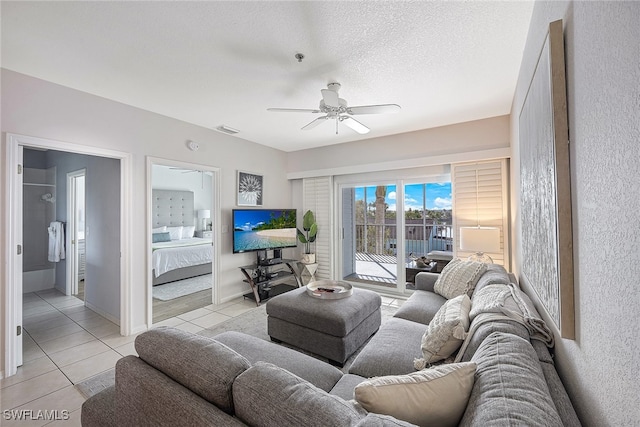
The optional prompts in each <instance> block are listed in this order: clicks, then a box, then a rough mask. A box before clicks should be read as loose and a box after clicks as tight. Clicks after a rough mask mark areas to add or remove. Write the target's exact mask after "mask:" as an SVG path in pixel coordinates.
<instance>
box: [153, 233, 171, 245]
mask: <svg viewBox="0 0 640 427" xmlns="http://www.w3.org/2000/svg"><path fill="white" fill-rule="evenodd" d="M151 239H152V240H151V242H152V243H160V242H170V241H171V235H170V234H169V232H168V231H167V232H166V233H153V234H152V235H151Z"/></svg>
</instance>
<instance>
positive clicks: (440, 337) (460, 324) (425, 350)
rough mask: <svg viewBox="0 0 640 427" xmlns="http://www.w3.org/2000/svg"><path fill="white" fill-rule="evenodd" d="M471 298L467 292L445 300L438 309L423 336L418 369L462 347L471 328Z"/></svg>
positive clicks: (415, 362) (416, 363)
mask: <svg viewBox="0 0 640 427" xmlns="http://www.w3.org/2000/svg"><path fill="white" fill-rule="evenodd" d="M469 311H471V299H470V298H469V297H468V296H467V294H464V295H460V296H457V297H455V298H453V299H450V300H448V301H447V302H445V303H444V304H443V305H442V307H440V309H439V310H438V311H437V313H436V314H435V316H433V319H432V320H431V323H429V326H428V327H427V330H426V332H425V333H424V335H423V336H422V355H423V357H424V358H423V359H416V360H415V361H414V365H415V367H416V369H424V368H425V366H427V364H429V363H434V362H437V361H439V360H444V359H446V358H447V357H449V356H451V355H452V354H453V353H454V352H455V351H456V350H457V349H459V348H460V346H461V345H462V342H463V341H464V338H465V336H466V333H467V331H468V330H469Z"/></svg>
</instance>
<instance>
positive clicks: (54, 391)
mask: <svg viewBox="0 0 640 427" xmlns="http://www.w3.org/2000/svg"><path fill="white" fill-rule="evenodd" d="M61 373H62V375H64V373H63V372H61ZM65 378H66V379H67V381H69V383H70V384H67V385H65V386H63V387H60V388H58V389H55V390H53V391H50V392H49V393H46V394H43V395H42V396H38V397H36V398H35V399H31V400H29V401H28V402H23V403H20V404H19V405H18V406H14V407H13V408H9V410H16V409H18V408H19V407H21V406H24V405H28V404H30V403H32V402H35V401H36V400H38V399H42V398H43V397H46V396H49V395H50V394H53V393H56V392H58V391H60V390H62V389H63V388H66V387H74V386H75V384H73V382H72V381H71V380H70V379H69V377H67V376H66V375H65Z"/></svg>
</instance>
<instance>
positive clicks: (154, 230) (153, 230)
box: [151, 225, 167, 234]
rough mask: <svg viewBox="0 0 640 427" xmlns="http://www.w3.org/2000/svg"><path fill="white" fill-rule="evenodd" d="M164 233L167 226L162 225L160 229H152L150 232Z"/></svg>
mask: <svg viewBox="0 0 640 427" xmlns="http://www.w3.org/2000/svg"><path fill="white" fill-rule="evenodd" d="M165 231H167V226H166V225H163V226H162V227H158V228H152V229H151V232H152V233H154V234H155V233H164V232H165Z"/></svg>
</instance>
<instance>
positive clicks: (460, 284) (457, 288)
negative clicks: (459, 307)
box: [433, 258, 487, 299]
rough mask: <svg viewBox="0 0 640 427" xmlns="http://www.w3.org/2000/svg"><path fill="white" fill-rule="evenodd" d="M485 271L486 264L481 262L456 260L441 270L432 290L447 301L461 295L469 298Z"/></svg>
mask: <svg viewBox="0 0 640 427" xmlns="http://www.w3.org/2000/svg"><path fill="white" fill-rule="evenodd" d="M485 271H487V264H485V263H483V262H477V261H463V260H461V259H459V258H456V259H454V260H452V261H451V262H450V263H449V264H447V265H446V266H445V267H444V268H443V269H442V272H441V273H440V277H438V280H437V281H436V283H435V285H434V286H433V289H434V291H435V292H436V293H437V294H440V295H442V296H443V297H445V298H447V299H451V298H455V297H457V296H458V295H462V294H467V295H469V296H471V294H473V290H474V289H475V287H476V283H478V280H479V279H480V276H482V275H483V274H484V272H485Z"/></svg>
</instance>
